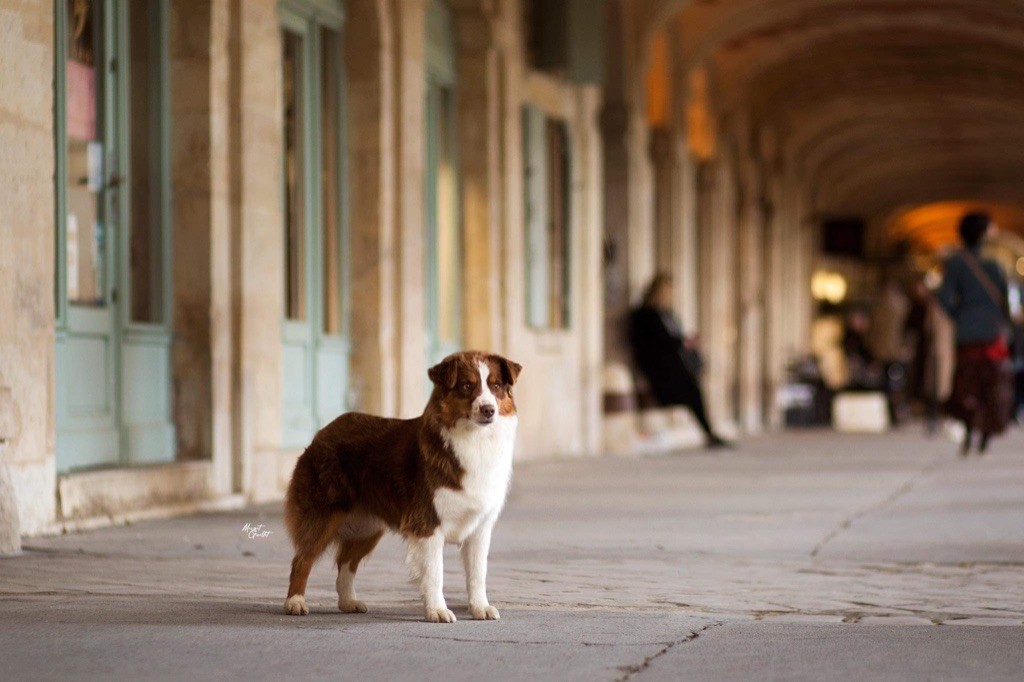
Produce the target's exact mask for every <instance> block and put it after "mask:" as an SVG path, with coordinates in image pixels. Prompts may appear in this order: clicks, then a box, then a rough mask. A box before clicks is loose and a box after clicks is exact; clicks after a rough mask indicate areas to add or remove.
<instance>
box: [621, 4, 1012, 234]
mask: <svg viewBox="0 0 1024 682" xmlns="http://www.w3.org/2000/svg"><path fill="white" fill-rule="evenodd" d="M633 2H635V3H636V4H635V5H634V8H635V10H636V12H637V17H638V24H637V27H636V29H637V36H638V41H639V43H640V44H643V43H644V42H645V41H646V42H652V40H653V39H652V36H654V35H657V34H658V32H659V31H661V32H663V31H664V30H665V29H666V28H668V29H669V30H670V35H671V36H673V41H674V44H673V54H674V55H676V58H677V59H679V60H680V61H681V62H682V63H683V64H684V65H685V67H686V68H693V67H696V66H698V65H703V66H705V67H706V68H707V69H708V72H709V73H710V74H711V77H712V83H713V90H714V93H715V97H716V102H717V105H718V108H719V111H720V112H721V113H723V114H724V115H729V114H730V113H734V112H738V111H745V112H747V113H748V118H749V120H750V121H751V122H752V124H753V125H754V126H755V127H769V128H771V129H772V130H773V131H774V132H775V133H776V134H777V136H778V137H779V139H780V140H781V141H782V144H783V146H784V148H785V149H787V150H788V152H789V153H790V154H791V155H792V158H793V159H794V160H795V161H796V162H797V163H798V164H799V167H800V168H801V169H802V171H803V175H804V177H805V178H806V179H807V181H808V183H809V190H810V195H811V197H812V200H813V203H814V206H813V208H814V210H815V211H817V212H819V213H836V214H856V215H862V216H864V217H866V218H867V219H869V220H875V221H883V220H885V219H887V218H888V217H891V216H893V215H895V214H897V213H902V212H905V211H906V210H907V209H909V208H912V207H916V206H921V205H925V204H930V203H933V202H939V201H954V200H955V201H964V202H992V203H996V204H998V205H999V206H1001V207H1003V208H1002V209H1001V210H1004V211H1011V212H1012V211H1014V210H1019V209H1017V208H1013V207H1020V206H1024V2H1021V1H1020V0H633ZM1007 207H1010V208H1007ZM1021 215H1022V216H1024V213H1022V214H1021ZM1006 222H1007V223H1009V224H1011V225H1013V226H1015V229H1024V219H1017V218H1014V219H1012V220H1010V219H1007V220H1006ZM926 241H929V243H930V242H934V235H932V236H930V237H927V238H926Z"/></svg>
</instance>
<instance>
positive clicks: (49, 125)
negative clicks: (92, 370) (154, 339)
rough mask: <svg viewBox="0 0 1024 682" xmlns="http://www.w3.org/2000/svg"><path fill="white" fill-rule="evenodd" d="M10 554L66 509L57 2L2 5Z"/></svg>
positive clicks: (5, 490)
mask: <svg viewBox="0 0 1024 682" xmlns="http://www.w3.org/2000/svg"><path fill="white" fill-rule="evenodd" d="M0 7H2V9H0V34H2V35H3V38H2V39H0V54H2V57H0V58H2V59H3V66H2V67H0V73H2V74H3V75H0V150H2V152H0V154H2V155H3V162H2V163H0V207H2V208H0V292H2V293H0V320H2V321H3V324H0V553H8V552H15V551H18V549H19V548H20V535H21V534H22V533H24V534H31V533H37V532H39V531H41V530H43V529H44V528H45V527H46V526H47V525H49V524H51V523H52V522H53V521H54V518H55V515H56V492H55V491H56V482H55V478H56V463H55V459H54V457H55V455H54V446H55V434H56V427H55V416H54V397H55V396H54V343H55V341H54V251H55V249H54V235H55V229H54V184H53V177H54V148H53V139H54V130H53V55H54V44H53V40H54V16H53V3H52V2H15V3H12V2H3V3H0Z"/></svg>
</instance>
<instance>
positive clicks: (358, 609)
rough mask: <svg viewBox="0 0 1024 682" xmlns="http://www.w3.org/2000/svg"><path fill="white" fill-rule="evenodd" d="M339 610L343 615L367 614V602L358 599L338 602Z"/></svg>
mask: <svg viewBox="0 0 1024 682" xmlns="http://www.w3.org/2000/svg"><path fill="white" fill-rule="evenodd" d="M338 610H339V611H341V612H342V613H366V602H364V601H359V600H358V599H349V600H347V601H343V600H341V599H339V600H338Z"/></svg>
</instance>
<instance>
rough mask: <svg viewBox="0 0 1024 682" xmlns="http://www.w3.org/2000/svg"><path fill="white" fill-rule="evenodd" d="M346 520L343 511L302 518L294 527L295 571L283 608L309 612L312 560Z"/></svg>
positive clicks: (298, 613)
mask: <svg viewBox="0 0 1024 682" xmlns="http://www.w3.org/2000/svg"><path fill="white" fill-rule="evenodd" d="M342 520H343V516H342V515H341V514H336V515H332V516H315V517H313V518H306V519H303V521H302V522H301V523H298V524H295V525H294V526H293V527H292V529H291V530H292V542H293V543H295V557H294V558H293V559H292V573H291V578H290V579H289V581H288V598H287V599H286V600H285V602H284V612H285V613H287V614H289V615H292V616H304V615H306V614H307V613H309V607H307V606H306V596H305V595H306V581H308V580H309V572H310V571H311V570H312V568H313V564H314V563H316V560H317V559H319V558H320V555H321V554H323V553H324V550H325V549H327V545H329V544H330V543H331V542H332V541H334V540H335V538H336V535H335V534H336V533H337V530H338V526H339V525H340V523H341V521H342Z"/></svg>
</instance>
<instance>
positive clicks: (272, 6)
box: [229, 0, 284, 497]
mask: <svg viewBox="0 0 1024 682" xmlns="http://www.w3.org/2000/svg"><path fill="white" fill-rule="evenodd" d="M232 9H233V10H234V11H235V12H236V14H235V15H234V16H233V17H232V31H231V36H232V37H231V55H232V57H231V59H232V68H231V79H232V80H231V83H232V85H231V87H230V89H229V97H230V109H231V111H232V119H233V122H234V123H233V125H232V126H231V128H230V132H231V138H230V163H231V177H232V191H231V215H232V221H231V222H232V229H231V238H232V255H231V269H232V270H231V274H232V277H231V310H232V321H233V325H232V326H233V329H232V340H233V349H232V356H233V365H232V367H233V374H232V399H231V402H232V418H233V420H234V421H233V427H234V428H233V438H232V440H233V448H234V449H233V457H232V463H233V466H232V481H233V490H234V491H235V492H247V493H249V494H250V495H254V496H256V497H260V496H259V495H257V494H256V492H257V491H256V488H257V485H256V484H257V481H256V477H257V476H261V477H266V478H267V479H271V480H267V481H266V484H265V485H266V490H267V494H268V495H273V494H276V493H277V492H278V491H277V490H276V487H277V486H276V485H273V486H272V485H271V484H272V483H273V482H274V480H272V479H276V478H277V477H278V475H279V472H278V471H277V466H276V461H277V458H276V454H277V451H278V450H279V448H280V444H281V316H282V311H283V310H284V259H283V258H282V255H281V247H280V244H281V238H282V225H283V224H284V217H283V206H282V202H281V173H280V163H279V161H280V159H281V156H282V154H283V146H284V142H283V139H282V121H281V116H282V111H281V83H280V78H281V69H280V66H279V64H280V58H281V57H280V55H281V49H280V39H279V35H280V28H279V25H278V18H277V3H276V2H275V0H256V1H252V0H247V1H246V2H237V3H235V4H234V5H233V7H232ZM263 472H265V473H263ZM260 487H262V486H260Z"/></svg>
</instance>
